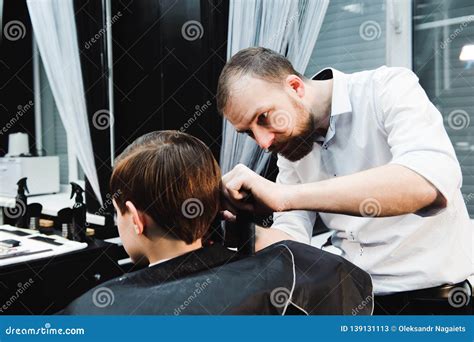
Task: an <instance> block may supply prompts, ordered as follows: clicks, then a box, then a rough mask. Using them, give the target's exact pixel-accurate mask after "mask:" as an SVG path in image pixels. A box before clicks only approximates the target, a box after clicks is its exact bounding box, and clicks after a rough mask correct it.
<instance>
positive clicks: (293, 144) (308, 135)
mask: <svg viewBox="0 0 474 342" xmlns="http://www.w3.org/2000/svg"><path fill="white" fill-rule="evenodd" d="M316 137H317V134H316V124H315V122H314V117H313V115H312V113H309V118H308V121H307V122H306V124H305V125H304V126H303V130H302V132H301V133H300V134H298V135H297V136H294V137H290V138H288V140H286V141H283V142H281V143H279V144H278V145H279V146H277V147H276V148H275V149H272V150H273V152H277V153H279V154H281V155H282V156H283V157H285V158H286V159H288V160H289V161H292V162H295V161H298V160H300V159H302V158H304V157H305V156H307V155H308V154H309V153H310V152H311V151H312V150H313V143H314V140H315V138H316ZM280 146H281V147H280Z"/></svg>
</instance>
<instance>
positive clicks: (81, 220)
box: [71, 182, 87, 242]
mask: <svg viewBox="0 0 474 342" xmlns="http://www.w3.org/2000/svg"><path fill="white" fill-rule="evenodd" d="M71 186H72V191H71V198H73V196H74V195H76V203H74V205H73V207H72V232H71V233H72V234H71V239H72V240H74V241H80V242H84V241H85V240H86V229H87V228H86V213H87V209H86V205H85V204H84V199H83V196H82V193H83V192H84V190H83V189H82V188H81V186H80V185H79V184H76V183H74V182H71Z"/></svg>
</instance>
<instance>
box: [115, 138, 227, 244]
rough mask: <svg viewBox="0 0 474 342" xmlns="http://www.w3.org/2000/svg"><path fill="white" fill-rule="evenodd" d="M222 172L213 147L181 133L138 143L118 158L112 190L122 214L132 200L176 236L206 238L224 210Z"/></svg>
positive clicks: (192, 239) (178, 237)
mask: <svg viewBox="0 0 474 342" xmlns="http://www.w3.org/2000/svg"><path fill="white" fill-rule="evenodd" d="M220 184H221V171H220V168H219V165H218V164H217V162H216V160H215V159H214V157H213V155H212V153H211V151H210V150H209V148H208V147H207V146H206V145H205V144H204V143H203V142H202V141H200V140H199V139H197V138H195V137H193V136H191V135H189V134H186V133H182V132H178V131H156V132H152V133H148V134H145V135H143V136H141V137H140V138H138V139H136V140H135V141H134V142H133V143H132V144H131V145H130V146H128V147H127V148H126V149H125V150H124V151H123V152H122V154H120V156H119V157H118V158H117V159H116V163H115V166H114V170H113V172H112V177H111V179H110V188H111V191H112V193H113V194H114V199H115V202H116V204H117V206H118V207H119V209H120V211H121V213H124V212H126V211H127V207H126V205H125V202H126V201H131V202H132V203H133V204H134V205H135V206H136V207H137V209H138V210H140V211H142V212H144V213H146V214H148V215H149V216H150V217H151V218H152V219H153V220H154V221H155V223H156V224H157V225H158V226H159V227H160V228H162V229H163V230H164V231H165V232H167V233H170V234H171V237H173V238H175V239H178V240H182V241H185V242H186V243H187V244H190V243H192V242H194V241H196V240H197V239H200V238H202V237H203V235H204V234H205V233H206V232H207V230H208V228H209V226H210V224H211V222H212V221H213V220H214V218H215V216H216V215H217V212H218V210H219V198H220Z"/></svg>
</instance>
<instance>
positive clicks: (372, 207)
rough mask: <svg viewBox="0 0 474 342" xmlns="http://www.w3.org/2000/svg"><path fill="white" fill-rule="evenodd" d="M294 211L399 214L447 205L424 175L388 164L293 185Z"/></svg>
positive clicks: (291, 199)
mask: <svg viewBox="0 0 474 342" xmlns="http://www.w3.org/2000/svg"><path fill="white" fill-rule="evenodd" d="M289 196H290V197H289V201H288V203H289V206H290V208H289V209H291V210H300V209H301V210H314V211H318V212H329V213H339V214H346V215H354V216H395V215H402V214H407V213H413V212H416V211H418V210H420V209H423V208H425V207H429V206H439V207H442V206H445V205H446V204H445V201H444V198H443V196H442V195H441V194H440V193H439V192H438V190H437V189H436V188H435V187H434V186H433V185H432V184H431V183H430V182H428V181H427V180H426V179H425V178H424V177H422V176H421V175H419V174H417V173H416V172H414V171H412V170H410V169H408V168H406V167H404V166H401V165H394V164H390V165H385V166H381V167H377V168H374V169H370V170H366V171H362V172H358V173H355V174H352V175H348V176H342V177H337V178H332V179H328V180H324V181H320V182H315V183H310V184H298V185H294V186H292V187H291V191H290V195H289Z"/></svg>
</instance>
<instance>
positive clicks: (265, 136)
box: [253, 130, 275, 149]
mask: <svg viewBox="0 0 474 342" xmlns="http://www.w3.org/2000/svg"><path fill="white" fill-rule="evenodd" d="M253 134H254V137H255V141H256V142H257V144H258V145H259V146H260V147H261V148H263V149H268V148H269V147H270V146H272V144H273V140H274V139H275V134H274V133H271V132H268V131H265V130H259V131H256V132H255V131H254V132H253Z"/></svg>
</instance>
